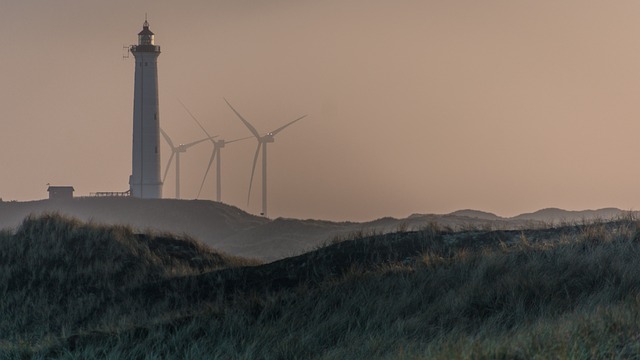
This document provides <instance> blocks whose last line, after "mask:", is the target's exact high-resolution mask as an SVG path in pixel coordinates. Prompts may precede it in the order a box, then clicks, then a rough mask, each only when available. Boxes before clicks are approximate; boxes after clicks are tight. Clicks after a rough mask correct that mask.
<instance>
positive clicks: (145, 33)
mask: <svg viewBox="0 0 640 360" xmlns="http://www.w3.org/2000/svg"><path fill="white" fill-rule="evenodd" d="M129 51H131V53H132V54H133V56H134V57H135V63H136V67H135V69H136V70H135V88H134V95H133V161H132V163H133V164H132V171H131V176H130V178H129V189H130V191H131V196H134V197H138V198H145V199H159V198H161V197H162V181H161V180H160V117H159V114H158V56H159V55H160V46H157V45H155V40H154V34H153V32H151V30H149V23H148V22H147V21H146V20H145V21H144V25H143V27H142V31H141V32H140V33H138V45H132V46H131V47H130V48H129Z"/></svg>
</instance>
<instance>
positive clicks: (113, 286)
mask: <svg viewBox="0 0 640 360" xmlns="http://www.w3.org/2000/svg"><path fill="white" fill-rule="evenodd" d="M639 237H640V236H639V228H638V224H637V223H636V222H635V221H634V220H632V219H625V220H620V221H616V222H611V223H593V224H587V225H580V226H578V225H572V226H569V227H565V228H560V229H547V230H545V231H541V232H526V231H523V232H520V233H518V232H513V233H509V234H506V235H505V233H503V232H481V231H480V232H478V231H475V232H473V233H454V232H449V231H442V230H440V229H437V228H436V227H430V228H426V229H423V230H422V231H415V232H403V233H397V234H387V235H366V234H362V237H358V236H354V237H353V238H352V239H351V240H345V239H341V240H343V241H341V242H336V243H335V244H330V245H328V246H326V247H325V248H322V249H318V250H316V251H315V252H314V253H312V254H308V257H307V258H308V259H313V261H315V263H314V262H311V260H309V261H308V262H307V263H306V264H307V265H306V266H314V264H316V265H317V266H316V269H318V270H317V271H319V272H321V274H319V275H318V276H319V278H320V279H321V280H320V281H317V279H318V278H316V280H314V281H309V282H304V283H302V284H299V285H295V286H286V287H277V288H276V287H271V288H270V287H264V288H260V289H256V290H254V291H252V290H251V289H246V288H243V289H242V290H237V291H236V292H235V293H231V294H229V293H224V296H223V295H221V296H210V297H206V299H205V298H203V299H204V300H200V301H194V302H193V303H185V302H180V301H174V300H162V299H161V300H160V301H155V302H154V301H150V300H151V299H149V298H145V295H144V294H145V292H140V291H136V289H140V288H141V287H143V288H144V286H145V285H148V284H154V283H157V282H158V281H159V279H172V278H188V277H193V279H195V280H193V281H194V282H193V284H196V285H191V286H192V287H193V290H192V291H197V289H196V288H197V284H199V282H198V281H200V282H201V283H200V285H201V286H205V285H207V286H210V287H211V289H213V290H212V291H214V292H215V291H220V293H221V294H222V293H223V289H222V288H219V289H218V288H216V287H215V285H211V284H210V280H208V279H210V277H207V276H203V275H207V274H215V273H216V272H217V271H221V269H228V268H238V266H243V265H256V264H255V263H247V262H243V260H241V259H233V258H230V257H225V256H224V255H221V254H218V253H215V252H213V251H211V250H208V249H206V248H200V247H201V245H199V244H198V243H196V242H194V241H193V240H190V239H173V240H172V241H175V242H171V241H169V240H167V239H170V238H169V237H166V238H165V240H163V241H164V243H166V244H171V245H172V246H173V247H174V248H172V247H171V246H160V245H159V244H160V243H161V241H160V240H158V238H157V237H153V236H146V235H145V236H142V235H136V234H133V233H132V232H131V231H130V230H129V229H127V228H119V227H101V226H96V225H92V224H83V223H79V222H76V221H74V220H70V219H64V218H60V217H57V216H50V217H45V218H39V219H28V220H26V221H25V223H24V224H23V226H22V227H21V228H20V229H18V230H17V231H16V232H15V233H8V232H4V233H3V234H2V235H1V240H0V254H2V255H1V256H2V258H1V259H0V260H2V262H1V263H2V264H3V265H2V266H3V270H5V271H6V274H5V271H3V272H2V275H0V276H2V277H1V278H0V295H2V298H1V300H0V358H66V359H105V358H106V359H121V358H131V359H164V358H183V359H500V358H502V359H532V358H534V359H535V358H538V359H553V358H561V359H564V358H576V359H582V358H607V359H609V358H613V359H617V358H637V357H639V356H640V346H639V345H638V344H640V341H639V340H640V262H638V259H639V258H640V239H639ZM87 239H92V240H91V243H90V244H93V246H94V247H95V248H94V249H87V246H88V245H90V244H85V243H84V242H87ZM154 239H155V240H154ZM469 239H472V240H473V241H474V242H476V243H481V244H483V245H482V246H473V245H474V244H473V243H468V241H470V240H469ZM409 240H415V241H421V244H422V245H421V250H420V251H419V252H416V253H414V254H413V255H411V256H408V257H406V256H404V255H402V256H399V254H398V252H399V251H401V250H400V249H401V245H402V243H403V242H405V241H409ZM463 240H464V241H463ZM465 241H466V242H465ZM182 242H184V245H180V244H182ZM374 243H375V244H377V245H376V246H373V244H374ZM385 243H389V244H393V246H391V245H390V246H388V247H386V248H385V247H384V246H381V245H384V244H385ZM61 244H64V245H61ZM189 248H192V249H194V250H193V251H194V253H189V254H191V255H188V256H187V255H185V254H186V253H187V250H185V249H189ZM352 249H362V252H360V253H356V252H355V251H353V250H352ZM367 249H369V252H368V253H367ZM74 251H75V252H74ZM348 251H352V254H351V257H350V258H351V259H352V260H353V266H350V267H349V268H348V270H347V271H342V272H340V271H337V270H336V269H335V268H331V267H329V266H326V267H322V266H320V263H321V262H323V261H324V262H326V261H327V260H326V259H328V256H329V255H331V254H335V253H337V252H348ZM374 252H375V253H374ZM195 253H197V254H198V255H197V256H193V254H195ZM359 257H366V258H367V259H374V260H372V261H368V262H362V261H360V262H359V261H357V260H358V258H359ZM196 258H199V259H200V260H198V259H196ZM18 259H24V260H23V261H22V262H19V261H18ZM194 259H195V260H194ZM388 259H393V260H388ZM397 259H401V260H397ZM287 261H289V262H290V263H293V259H292V260H286V259H285V260H283V264H285V265H286V264H287ZM203 262H204V263H205V264H208V265H206V266H205V265H203ZM283 266H284V265H283ZM259 268H260V267H258V268H256V269H259ZM283 268H288V269H290V270H288V271H299V269H297V268H295V267H293V266H289V267H287V266H284V267H283ZM238 269H240V268H238ZM201 274H203V275H201ZM239 279H240V278H239ZM231 280H232V279H231ZM238 281H240V280H238ZM204 282H206V284H205V283H204ZM167 291H173V290H171V289H170V288H168V287H167ZM188 291H189V290H188V288H181V289H180V293H179V294H173V295H171V296H167V297H166V299H175V298H178V297H180V296H183V297H186V296H187V295H189V294H188V293H187V292H188ZM163 299H164V298H163ZM149 304H152V305H149ZM148 307H150V308H148Z"/></svg>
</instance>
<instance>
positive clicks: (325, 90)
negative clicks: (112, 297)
mask: <svg viewBox="0 0 640 360" xmlns="http://www.w3.org/2000/svg"><path fill="white" fill-rule="evenodd" d="M145 12H146V13H148V18H149V22H150V25H151V26H150V28H151V30H152V31H153V32H155V34H156V43H157V44H158V45H160V46H161V48H162V54H161V55H160V57H159V65H158V66H159V86H160V122H161V126H162V127H163V128H164V129H165V130H166V131H167V132H168V133H169V135H170V136H172V138H173V140H174V142H176V143H180V142H182V143H187V142H190V141H194V140H196V139H199V138H201V137H202V136H203V134H202V132H201V131H200V129H199V128H198V127H197V125H196V124H195V123H194V122H193V121H192V120H191V119H190V118H189V116H188V114H187V113H186V112H185V111H184V110H183V109H182V107H181V105H180V103H179V101H178V99H181V100H182V101H183V102H184V103H185V104H186V105H187V106H188V107H189V108H190V109H191V111H192V112H193V113H194V114H195V115H196V116H197V117H198V118H199V119H200V120H201V121H202V122H203V123H204V124H205V126H206V127H207V129H208V130H209V132H211V133H215V134H219V135H221V136H222V137H223V138H226V139H233V138H237V137H243V136H247V135H250V134H249V132H248V130H247V129H246V128H245V127H244V126H243V125H242V123H241V122H240V121H239V120H238V119H237V118H236V117H235V116H234V114H233V113H232V112H231V111H230V109H229V108H228V107H227V106H226V104H225V103H224V100H223V97H226V98H227V99H228V100H229V101H230V102H231V103H232V104H233V105H234V106H235V107H236V109H237V110H238V111H239V112H240V113H241V114H243V115H244V117H245V118H247V119H248V120H249V121H251V122H252V123H253V124H254V126H255V127H256V128H257V129H258V130H259V131H260V132H267V131H270V130H273V129H276V128H277V127H279V126H281V125H282V124H284V123H286V122H288V121H291V120H293V119H295V118H297V117H299V116H301V115H304V114H309V116H308V117H307V118H305V119H304V120H302V121H300V122H298V123H296V124H294V125H292V126H291V127H290V128H287V129H286V130H284V131H283V132H282V133H280V134H278V136H277V137H276V142H275V143H274V144H271V145H270V146H269V215H270V216H271V217H278V216H285V217H297V218H323V219H333V220H367V219H373V218H377V217H381V216H387V215H388V216H396V217H399V216H408V215H410V214H412V213H447V212H451V211H454V210H457V209H463V208H475V209H480V210H486V211H491V212H494V213H497V214H499V215H503V216H511V215H515V214H518V213H522V212H528V211H533V210H537V209H539V208H544V207H561V208H566V209H587V208H600V207H607V206H615V207H619V208H623V209H636V210H637V209H640V186H639V185H640V166H638V165H637V164H638V163H639V162H640V161H639V160H640V141H638V140H639V139H640V2H638V1H635V0H634V1H631V0H629V1H615V2H605V1H599V0H598V1H596V0H565V1H551V0H549V1H512V0H503V1H498V0H483V1H472V0H467V1H456V0H452V1H440V0H437V1H436V0H416V1H390V0H388V1H376V0H352V1H345V0H326V1H311V0H306V1H305V0H279V1H275V0H274V1H268V0H244V1H239V0H224V1H212V0H201V1H193V0H188V1H180V2H178V1H169V0H154V1H150V0H149V1H124V0H116V1H87V0H56V1H45V0H37V1H36V0H21V1H3V2H2V3H0V148H1V149H2V151H0V165H1V169H2V170H1V172H0V197H2V198H3V199H4V200H5V201H6V200H32V199H41V198H45V197H46V196H47V193H46V184H47V183H51V184H55V185H73V186H74V187H75V189H76V195H87V194H89V193H90V192H96V191H125V190H127V189H128V177H129V174H130V173H131V138H132V112H133V72H134V67H133V59H132V58H129V59H124V60H123V58H122V55H123V50H122V47H123V45H128V44H133V43H135V42H136V41H137V38H136V35H137V33H138V32H139V31H140V30H141V26H142V23H143V22H144V16H145ZM163 145H166V144H164V143H163ZM255 146H256V142H255V140H253V139H250V140H246V141H244V142H240V143H236V144H231V145H228V147H226V148H225V149H223V150H222V160H223V169H222V170H223V171H222V177H223V189H222V191H223V201H225V202H227V203H230V204H233V205H236V206H238V207H240V208H242V209H245V210H247V211H249V212H252V213H258V212H259V211H260V186H259V184H260V176H259V174H260V173H259V171H260V169H257V176H256V179H255V183H254V192H253V194H252V199H251V203H250V205H249V206H248V207H247V206H246V196H247V189H248V182H249V175H250V171H251V162H252V160H253V153H254V151H255ZM210 153H211V145H210V144H206V143H205V144H202V145H200V146H197V147H194V148H191V149H190V150H189V151H188V152H187V153H186V154H183V156H182V177H181V181H182V197H183V198H195V196H196V194H197V190H198V188H199V185H200V182H201V181H202V176H203V174H204V171H205V168H206V163H207V161H208V158H209V156H210ZM169 154H170V153H169V148H168V147H167V146H164V148H163V149H162V163H163V167H164V166H165V164H166V161H167V160H168V158H169ZM212 171H213V169H212ZM173 174H174V171H173V170H171V171H170V175H169V176H168V178H167V181H166V183H165V187H164V195H165V197H173V196H174V191H175V190H174V189H175V187H174V183H175V182H174V181H175V180H174V175H173ZM212 175H214V173H213V172H212V173H211V174H210V177H209V180H208V182H207V184H206V185H205V189H204V191H203V195H202V196H201V198H205V199H213V198H214V197H215V184H214V176H212Z"/></svg>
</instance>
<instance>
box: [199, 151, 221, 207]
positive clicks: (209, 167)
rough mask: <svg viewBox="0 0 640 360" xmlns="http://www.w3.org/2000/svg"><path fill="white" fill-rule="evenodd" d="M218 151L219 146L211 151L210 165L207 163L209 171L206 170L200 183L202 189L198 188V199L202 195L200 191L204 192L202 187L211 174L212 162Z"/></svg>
mask: <svg viewBox="0 0 640 360" xmlns="http://www.w3.org/2000/svg"><path fill="white" fill-rule="evenodd" d="M216 152H218V148H215V147H214V148H213V151H212V152H211V157H210V158H209V165H207V171H205V172H204V177H203V178H202V184H200V190H198V196H196V199H197V198H199V197H200V193H201V192H202V188H203V187H204V182H205V180H207V175H208V174H209V169H211V164H213V159H215V157H216Z"/></svg>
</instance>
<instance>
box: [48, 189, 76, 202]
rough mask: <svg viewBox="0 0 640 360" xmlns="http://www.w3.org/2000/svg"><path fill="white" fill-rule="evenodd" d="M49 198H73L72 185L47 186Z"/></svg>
mask: <svg viewBox="0 0 640 360" xmlns="http://www.w3.org/2000/svg"><path fill="white" fill-rule="evenodd" d="M47 191H48V192H49V199H73V192H74V191H75V189H74V188H73V186H49V188H47Z"/></svg>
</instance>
